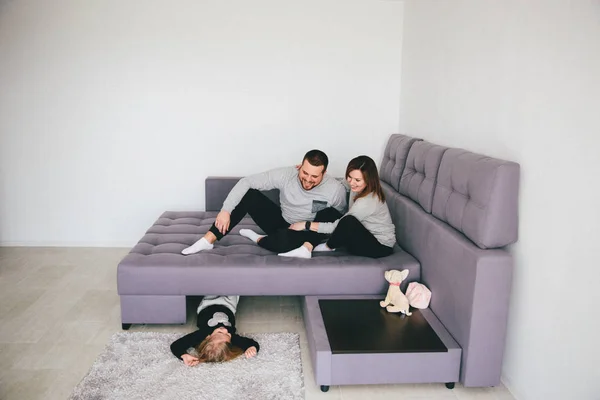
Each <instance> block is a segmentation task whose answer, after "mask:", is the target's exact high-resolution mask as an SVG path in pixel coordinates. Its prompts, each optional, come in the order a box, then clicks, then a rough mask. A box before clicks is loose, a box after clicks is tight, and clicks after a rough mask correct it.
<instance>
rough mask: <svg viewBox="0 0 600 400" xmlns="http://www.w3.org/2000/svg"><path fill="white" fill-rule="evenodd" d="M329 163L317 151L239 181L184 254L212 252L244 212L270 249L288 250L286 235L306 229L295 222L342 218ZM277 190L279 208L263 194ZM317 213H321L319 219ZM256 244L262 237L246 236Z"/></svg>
mask: <svg viewBox="0 0 600 400" xmlns="http://www.w3.org/2000/svg"><path fill="white" fill-rule="evenodd" d="M328 163H329V159H328V158H327V155H326V154H325V153H324V152H322V151H320V150H311V151H309V152H308V153H306V154H305V155H304V158H303V159H302V164H301V165H300V167H298V168H296V167H286V168H279V169H274V170H270V171H267V172H263V173H261V174H256V175H251V176H248V177H245V178H242V179H240V181H239V182H238V183H237V184H236V185H235V186H234V187H233V189H231V192H230V193H229V195H228V196H227V198H226V199H225V202H224V203H223V207H222V208H221V211H220V212H219V214H218V215H217V218H216V220H215V223H214V224H213V225H212V226H211V227H210V229H209V231H208V232H207V233H206V235H204V237H203V238H202V239H200V240H198V241H197V242H196V243H194V244H193V245H192V246H190V247H188V248H185V249H183V251H182V252H181V253H182V254H186V255H187V254H194V253H197V252H199V251H202V250H209V249H212V248H213V246H214V245H213V244H214V243H215V242H216V241H217V240H220V239H221V238H222V237H223V236H225V235H226V234H227V233H228V232H229V231H230V230H231V229H233V227H235V226H236V225H237V224H238V223H239V222H240V221H241V219H242V218H244V216H245V215H246V213H248V214H250V216H251V217H252V219H253V220H254V222H256V224H257V225H258V226H259V227H260V228H261V229H262V230H263V231H265V232H266V233H267V235H269V236H268V237H266V238H265V240H261V243H260V245H261V247H264V248H266V249H269V250H271V251H275V252H280V251H289V250H291V248H289V249H288V247H289V246H290V245H292V244H289V243H288V235H287V233H286V231H287V230H288V228H290V229H291V230H301V229H305V227H304V226H302V227H300V226H298V224H295V223H297V222H298V221H314V220H315V218H317V219H318V220H320V221H321V222H329V221H334V220H335V219H337V218H340V217H341V215H342V213H343V212H344V211H345V208H346V189H345V187H344V186H343V185H342V184H341V183H340V182H339V181H337V180H336V179H335V178H332V177H330V176H326V175H325V172H326V171H327V165H328ZM269 189H279V202H280V204H281V206H277V205H276V204H275V203H273V202H272V201H271V200H269V199H268V198H267V197H266V196H265V195H264V194H262V193H261V192H260V191H261V190H269ZM317 213H319V215H318V216H317ZM244 236H246V237H248V238H250V239H252V240H253V241H255V242H258V240H259V239H261V238H262V237H261V236H259V235H256V234H254V232H251V233H249V234H248V233H247V234H246V235H244Z"/></svg>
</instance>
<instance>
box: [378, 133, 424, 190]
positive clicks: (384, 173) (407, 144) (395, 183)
mask: <svg viewBox="0 0 600 400" xmlns="http://www.w3.org/2000/svg"><path fill="white" fill-rule="evenodd" d="M419 140H421V139H416V138H413V137H410V136H406V135H400V134H397V135H392V136H391V137H390V139H389V140H388V143H387V146H386V147H385V151H384V153H383V161H382V162H381V168H380V169H379V178H380V179H381V180H382V181H384V182H385V183H387V184H389V185H390V186H391V187H393V188H394V189H396V190H398V189H399V188H400V178H401V177H402V173H403V172H404V166H405V165H406V158H407V157H408V151H409V150H410V148H411V146H412V145H413V143H415V142H416V141H419Z"/></svg>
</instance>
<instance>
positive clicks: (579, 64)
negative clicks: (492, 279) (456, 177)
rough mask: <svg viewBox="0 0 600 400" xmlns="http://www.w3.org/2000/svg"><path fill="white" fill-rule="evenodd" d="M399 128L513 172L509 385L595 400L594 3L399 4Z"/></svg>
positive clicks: (599, 165) (525, 394)
mask: <svg viewBox="0 0 600 400" xmlns="http://www.w3.org/2000/svg"><path fill="white" fill-rule="evenodd" d="M403 38H404V41H403V54H402V59H403V62H402V96H401V109H402V112H401V115H402V119H401V128H402V129H401V130H402V131H403V132H406V133H408V134H411V135H414V136H420V137H423V138H425V139H427V140H429V141H431V142H434V143H438V144H443V145H448V146H452V147H463V148H466V149H469V150H472V151H476V152H481V153H485V154H488V155H491V156H496V157H501V158H506V159H509V160H513V161H517V162H519V163H520V164H521V168H522V175H521V178H522V180H521V191H520V232H519V235H520V240H519V242H518V244H516V245H514V246H513V247H512V249H511V251H512V253H513V254H514V256H515V258H516V266H515V274H514V284H513V296H512V301H511V310H510V320H509V330H508V340H507V348H506V352H505V363H504V369H503V377H504V381H505V383H506V384H507V386H508V387H509V389H510V390H511V391H512V392H513V394H514V395H515V396H516V397H517V398H518V399H521V400H523V399H528V400H541V399H543V400H551V399H557V400H558V399H560V400H563V399H578V400H583V399H600V366H599V365H600V364H599V362H600V347H599V346H598V337H599V335H600V322H599V319H598V317H597V315H598V309H599V308H600V298H599V295H598V293H600V291H599V290H598V288H597V286H598V284H599V282H600V279H599V278H600V273H599V270H600V262H599V259H600V258H599V256H598V251H596V250H595V249H596V248H597V246H598V241H599V239H600V235H599V230H600V228H599V223H600V218H599V211H598V209H599V205H600V190H599V185H598V176H599V174H600V158H599V157H598V154H599V152H600V139H599V135H600V122H599V121H600V114H599V111H600V2H598V1H561V0H553V1H547V0H544V1H541V0H536V1H532V0H529V1H521V0H511V1H487V0H486V1H483V0H469V1H430V0H414V1H412V0H411V1H407V2H405V8H404V33H403Z"/></svg>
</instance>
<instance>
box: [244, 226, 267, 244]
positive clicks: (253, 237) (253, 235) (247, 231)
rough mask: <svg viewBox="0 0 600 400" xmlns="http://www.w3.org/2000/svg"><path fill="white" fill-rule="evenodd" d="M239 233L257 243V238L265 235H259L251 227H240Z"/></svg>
mask: <svg viewBox="0 0 600 400" xmlns="http://www.w3.org/2000/svg"><path fill="white" fill-rule="evenodd" d="M240 235H242V236H244V237H247V238H248V239H250V240H252V241H253V242H254V243H258V239H260V238H262V237H265V235H259V234H258V233H256V232H254V231H253V230H252V229H240Z"/></svg>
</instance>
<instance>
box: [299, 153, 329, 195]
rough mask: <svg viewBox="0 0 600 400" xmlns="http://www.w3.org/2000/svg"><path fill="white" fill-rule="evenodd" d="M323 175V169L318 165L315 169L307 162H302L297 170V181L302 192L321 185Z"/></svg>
mask: <svg viewBox="0 0 600 400" xmlns="http://www.w3.org/2000/svg"><path fill="white" fill-rule="evenodd" d="M324 174H325V167H324V166H322V165H320V166H318V167H315V166H314V165H312V164H311V163H309V162H308V160H304V162H303V163H302V165H301V166H300V168H299V169H298V179H300V183H301V184H302V188H303V189H304V190H311V189H312V188H314V187H316V186H317V185H319V183H321V181H322V180H323V176H324Z"/></svg>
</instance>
